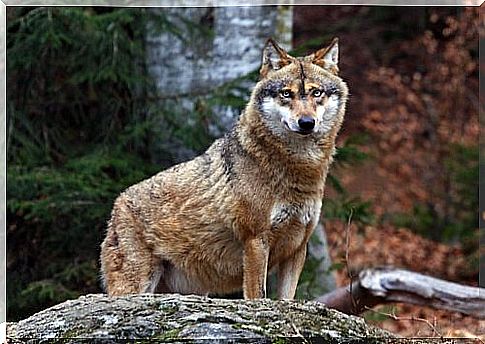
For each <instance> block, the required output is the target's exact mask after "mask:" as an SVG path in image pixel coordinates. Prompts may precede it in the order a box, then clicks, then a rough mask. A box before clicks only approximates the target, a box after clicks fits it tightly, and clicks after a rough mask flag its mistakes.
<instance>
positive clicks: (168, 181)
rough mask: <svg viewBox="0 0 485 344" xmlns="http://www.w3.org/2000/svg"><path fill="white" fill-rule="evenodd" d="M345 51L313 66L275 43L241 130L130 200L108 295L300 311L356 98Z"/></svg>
mask: <svg viewBox="0 0 485 344" xmlns="http://www.w3.org/2000/svg"><path fill="white" fill-rule="evenodd" d="M338 55H339V54H338V39H334V40H333V41H332V42H331V44H330V45H328V46H327V47H325V48H322V49H320V50H318V51H316V52H315V53H313V54H310V55H307V56H304V57H293V56H291V55H290V54H289V53H288V52H286V51H285V50H284V49H283V48H281V47H280V46H279V45H278V44H277V43H276V42H275V41H274V40H272V39H269V40H268V41H267V43H266V45H265V47H264V49H263V54H262V65H261V68H260V80H259V81H258V82H257V84H256V85H255V87H254V89H253V91H252V93H251V97H250V100H249V102H248V104H247V106H246V107H245V109H244V111H243V112H242V114H241V115H240V117H239V119H238V120H237V122H236V123H235V125H234V127H233V128H232V129H231V130H230V131H229V132H228V133H227V134H226V135H225V136H223V137H222V138H220V139H218V140H216V141H215V142H214V143H213V144H212V145H211V146H210V147H209V148H208V149H207V151H206V152H205V153H203V154H202V155H200V156H198V157H196V158H194V159H193V160H190V161H187V162H184V163H181V164H179V165H175V166H173V167H171V168H169V169H167V170H165V171H162V172H160V173H158V174H156V175H155V176H153V177H151V178H149V179H146V180H144V181H142V182H140V183H138V184H136V185H133V186H131V187H129V188H128V189H126V190H125V191H124V192H123V193H121V195H120V196H119V197H118V198H117V199H116V200H115V202H114V206H113V210H112V214H111V219H110V220H109V223H108V228H107V233H106V237H105V239H104V241H103V243H102V245H101V270H102V277H103V280H104V285H105V289H106V291H107V293H108V294H109V295H112V296H115V295H123V294H130V293H155V292H157V293H181V294H192V293H193V294H200V295H224V294H228V293H234V292H236V291H240V290H241V289H242V291H243V295H244V298H245V299H255V298H265V297H266V279H267V276H268V273H269V272H273V271H275V272H277V297H278V298H279V299H292V298H294V296H295V291H296V288H297V284H298V279H299V276H300V273H301V271H302V268H303V265H304V262H305V256H306V251H307V242H308V240H309V238H310V235H311V234H312V232H313V230H314V228H315V226H316V224H317V222H318V220H319V216H320V209H321V206H322V198H323V195H324V187H325V179H326V176H327V172H328V169H329V167H330V165H331V163H332V160H333V155H334V153H335V139H336V137H337V133H338V131H339V129H340V127H341V125H342V121H343V118H344V113H345V106H346V101H347V97H348V88H347V85H346V83H345V82H344V81H343V80H342V79H341V78H340V77H339V75H338V74H339V68H338Z"/></svg>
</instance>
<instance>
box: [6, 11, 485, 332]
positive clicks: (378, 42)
mask: <svg viewBox="0 0 485 344" xmlns="http://www.w3.org/2000/svg"><path fill="white" fill-rule="evenodd" d="M275 10H276V9H275ZM480 10H481V9H479V8H459V7H454V8H446V7H440V8H432V7H420V8H399V7H378V6H376V7H365V6H341V7H339V6H338V7H335V6H329V7H326V6H319V7H308V6H301V7H299V6H296V7H294V9H293V32H292V35H293V42H292V43H293V47H294V49H293V53H295V54H303V53H307V52H311V51H313V50H315V49H317V48H319V47H321V46H323V45H324V44H326V43H328V42H329V41H330V40H331V38H332V37H334V36H338V37H339V38H340V61H341V62H340V69H341V75H342V77H343V78H344V79H345V80H347V81H348V83H349V87H350V90H351V98H350V103H349V107H348V111H347V117H346V120H345V124H344V128H343V130H342V132H341V134H340V136H339V140H338V147H339V148H338V153H337V156H336V163H335V164H334V166H333V168H332V171H331V177H330V179H329V183H328V186H327V190H326V200H325V202H324V205H323V222H324V224H325V228H326V232H327V235H328V240H329V247H330V253H331V256H332V260H333V265H332V266H331V269H330V270H331V271H330V273H332V274H335V275H336V277H337V282H338V284H339V285H343V284H345V283H348V276H349V271H347V270H348V269H347V268H348V267H349V266H350V268H351V270H352V271H351V273H352V274H353V275H355V274H356V273H357V272H358V271H359V270H361V269H362V268H364V267H370V266H378V265H385V264H389V265H394V266H398V267H404V268H409V269H412V270H415V271H419V272H423V273H428V274H430V275H433V276H436V277H440V278H444V279H447V280H451V281H456V282H459V283H463V284H469V285H478V260H479V246H478V232H479V231H478V227H479V224H478V219H479V209H478V190H479V178H478V171H479V144H478V143H479V115H478V113H479V111H478V110H479V106H480V104H479V97H478V88H479V78H478V75H479V64H478V48H479V47H478V37H479V33H483V28H484V23H483V19H481V18H480V16H479V12H480ZM207 13H208V17H207V18H205V20H204V21H199V22H192V21H190V20H180V18H178V19H177V20H174V18H173V16H171V15H170V14H169V13H168V12H165V11H163V10H159V11H151V10H147V9H134V8H131V9H129V8H103V7H99V8H98V7H95V8H89V7H84V8H74V7H63V8H55V7H51V8H20V7H19V8H8V10H7V317H8V320H9V321H15V320H18V319H21V318H24V317H26V316H28V315H31V314H33V313H34V312H37V311H39V310H42V309H44V308H46V307H48V306H51V305H54V304H56V303H59V302H61V301H64V300H66V299H71V298H75V297H77V296H79V295H82V294H87V293H98V292H101V286H100V281H99V263H98V257H99V245H100V242H101V240H102V238H103V235H104V231H105V228H106V221H107V219H108V218H109V213H110V210H111V207H112V202H113V200H114V198H115V197H116V196H117V195H118V194H119V193H120V192H121V191H122V190H123V189H124V188H126V187H127V186H129V185H132V184H134V183H136V182H138V181H140V180H142V179H144V178H147V177H148V176H150V175H152V174H154V173H156V172H158V171H160V170H162V169H164V168H166V167H168V166H171V165H173V164H175V163H177V162H179V161H180V160H181V156H184V157H186V156H191V155H192V156H194V155H196V154H198V153H200V152H202V151H204V150H205V149H206V148H207V147H208V146H209V145H210V143H211V142H212V141H213V140H214V139H215V138H216V137H217V136H218V135H220V134H219V133H220V131H217V130H214V128H213V126H214V123H216V122H217V121H216V119H215V117H214V116H215V114H214V113H213V111H212V110H213V109H214V106H225V105H230V106H231V107H234V108H237V109H239V110H242V109H243V107H244V104H245V101H246V99H247V96H248V91H247V88H245V87H242V86H241V84H247V83H254V82H255V81H256V80H257V71H256V70H255V71H254V72H252V73H249V74H247V75H245V76H244V77H242V78H240V79H237V80H233V81H231V82H230V83H228V84H225V85H223V86H221V87H218V88H216V89H215V90H214V92H213V93H212V94H211V95H210V96H209V97H207V96H204V97H202V96H201V97H196V98H197V99H196V100H195V103H196V104H197V106H195V107H194V111H192V112H184V113H180V111H177V110H176V109H177V107H176V106H174V104H176V103H177V100H176V99H175V100H174V99H171V100H170V101H168V100H167V99H164V98H163V97H160V96H159V94H158V93H157V90H156V85H155V82H154V80H153V78H152V77H151V75H150V73H149V71H148V67H147V65H146V61H147V56H146V54H147V45H146V40H145V37H146V35H147V30H151V31H152V34H158V33H163V32H170V33H171V34H173V35H175V36H176V37H178V39H179V40H180V41H181V42H183V44H187V45H190V44H191V42H193V41H194V40H197V41H200V40H210V39H211V37H212V35H213V33H212V32H211V27H210V23H211V20H212V19H211V17H210V11H209V10H208V12H207ZM182 19H183V18H182ZM322 19H323V20H322ZM390 23H392V24H390ZM254 44H255V45H260V46H261V47H262V46H263V44H264V41H261V42H259V41H258V42H254ZM482 105H483V104H482ZM180 152H183V154H179V153H180ZM349 222H350V223H351V226H350V232H351V233H352V244H351V245H350V247H349V256H348V257H349V261H346V260H345V257H346V253H347V252H346V249H347V247H346V245H345V236H346V232H347V234H348V232H349V228H347V224H348V223H349ZM313 268H314V266H313V264H312V263H311V262H308V264H307V265H306V268H305V272H304V274H303V275H302V281H303V282H305V280H309V279H312V278H313V275H312V274H313V270H312V269H313ZM379 309H380V310H381V311H382V312H381V313H375V312H368V313H367V314H365V316H366V318H367V319H368V320H369V321H372V322H375V323H376V324H378V325H380V326H383V327H385V328H388V329H390V330H392V331H395V332H399V333H401V334H405V335H423V334H426V333H428V332H429V329H427V328H426V326H425V325H423V324H418V323H416V322H414V323H412V322H411V323H410V322H399V321H397V322H396V321H393V320H390V319H389V318H388V317H386V316H385V315H383V313H396V314H402V315H407V314H411V315H413V316H419V317H423V318H427V319H431V320H433V321H437V324H438V326H439V327H440V329H441V330H442V331H443V334H447V333H452V331H456V330H459V329H467V331H472V332H474V333H477V334H478V333H479V332H485V329H483V328H480V324H479V322H478V321H477V320H475V319H472V318H469V317H465V316H462V315H460V314H452V313H450V312H438V311H434V310H429V309H426V308H417V307H413V306H408V305H393V306H385V307H381V308H379ZM427 331H428V332H427Z"/></svg>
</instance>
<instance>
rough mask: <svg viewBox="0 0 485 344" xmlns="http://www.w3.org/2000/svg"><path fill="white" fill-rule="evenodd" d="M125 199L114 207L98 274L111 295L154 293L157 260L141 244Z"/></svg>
mask: <svg viewBox="0 0 485 344" xmlns="http://www.w3.org/2000/svg"><path fill="white" fill-rule="evenodd" d="M141 233H143V228H142V227H141V224H140V223H137V221H136V219H135V218H134V216H133V213H132V212H131V210H130V209H129V207H128V206H127V205H126V203H125V201H124V199H120V198H119V199H118V200H117V201H116V202H115V205H114V207H113V212H112V215H111V221H110V223H109V226H108V232H107V234H106V238H105V240H104V242H103V244H102V245H101V271H102V275H103V280H104V286H105V289H106V291H107V293H108V295H110V296H116V295H125V294H138V293H153V292H154V291H155V288H156V286H157V284H158V282H159V280H160V276H161V274H162V273H163V271H162V265H161V264H160V260H159V259H158V258H157V257H155V256H154V255H153V253H152V250H151V249H150V248H149V247H148V245H147V243H146V242H145V241H144V238H143V236H142V235H141Z"/></svg>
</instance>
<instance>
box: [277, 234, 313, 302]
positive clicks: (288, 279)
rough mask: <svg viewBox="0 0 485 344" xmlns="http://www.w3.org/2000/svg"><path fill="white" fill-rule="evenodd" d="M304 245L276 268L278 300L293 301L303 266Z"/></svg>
mask: <svg viewBox="0 0 485 344" xmlns="http://www.w3.org/2000/svg"><path fill="white" fill-rule="evenodd" d="M305 257H306V244H304V245H302V246H301V247H300V248H299V249H298V250H297V251H296V252H295V254H293V256H291V257H290V258H288V259H287V260H285V261H284V262H282V263H280V266H279V268H278V299H280V300H282V299H290V300H291V299H293V298H294V297H295V292H296V286H297V285H298V279H299V278H300V274H301V270H303V265H304V264H305Z"/></svg>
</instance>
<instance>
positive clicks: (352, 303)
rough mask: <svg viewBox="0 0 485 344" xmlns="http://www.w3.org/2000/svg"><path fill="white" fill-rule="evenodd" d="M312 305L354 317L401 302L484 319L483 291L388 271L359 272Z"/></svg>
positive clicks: (413, 273) (384, 269)
mask: <svg viewBox="0 0 485 344" xmlns="http://www.w3.org/2000/svg"><path fill="white" fill-rule="evenodd" d="M316 301H319V302H322V303H324V304H325V305H327V306H329V307H331V308H334V309H337V310H339V311H341V312H344V313H346V314H354V315H356V314H361V313H362V312H364V311H366V310H368V309H370V308H372V307H374V306H376V305H379V304H384V303H393V302H402V303H411V304H415V305H422V306H429V307H433V308H437V309H446V310H450V311H454V312H460V313H463V314H466V315H470V316H473V317H475V318H478V319H485V289H484V288H477V287H470V286H464V285H461V284H457V283H453V282H448V281H445V280H442V279H439V278H435V277H430V276H426V275H423V274H420V273H417V272H412V271H408V270H403V269H396V268H392V267H379V268H372V269H366V270H363V271H362V272H360V274H359V276H358V278H357V279H356V280H354V281H352V283H351V284H350V285H348V286H346V287H341V288H338V289H336V290H334V291H332V292H330V293H327V294H325V295H323V296H320V297H318V298H317V299H316Z"/></svg>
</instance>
